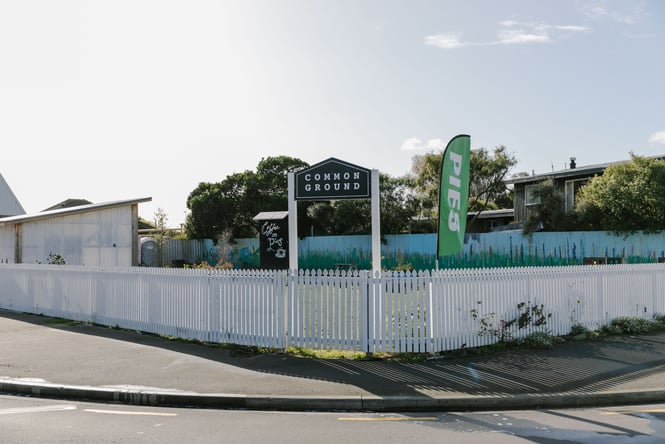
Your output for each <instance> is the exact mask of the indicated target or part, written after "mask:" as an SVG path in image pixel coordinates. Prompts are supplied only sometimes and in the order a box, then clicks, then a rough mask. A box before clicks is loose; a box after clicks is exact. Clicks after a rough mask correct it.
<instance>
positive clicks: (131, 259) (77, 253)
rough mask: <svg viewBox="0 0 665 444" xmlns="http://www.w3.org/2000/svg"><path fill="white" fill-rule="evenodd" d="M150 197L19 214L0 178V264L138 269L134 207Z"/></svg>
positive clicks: (15, 201)
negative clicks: (56, 262)
mask: <svg viewBox="0 0 665 444" xmlns="http://www.w3.org/2000/svg"><path fill="white" fill-rule="evenodd" d="M151 200H152V199H151V198H150V197H145V198H139V199H129V200H118V201H113V202H104V203H93V204H87V205H79V206H75V207H69V208H59V209H56V210H50V211H43V212H41V213H35V214H25V211H24V210H23V207H22V206H21V204H20V203H19V201H18V199H16V196H15V195H14V193H13V192H12V191H11V189H10V188H9V186H8V185H7V183H6V182H5V180H4V178H2V175H0V216H6V217H0V262H8V263H25V264H28V263H43V264H45V263H48V261H49V257H50V256H51V255H59V256H60V257H62V258H63V259H64V260H65V261H66V263H67V264H69V265H89V266H132V265H138V263H139V262H138V260H139V237H138V204H140V203H143V202H150V201H151Z"/></svg>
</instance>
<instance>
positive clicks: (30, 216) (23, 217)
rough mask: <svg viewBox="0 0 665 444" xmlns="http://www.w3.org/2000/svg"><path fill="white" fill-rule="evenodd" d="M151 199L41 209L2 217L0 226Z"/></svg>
mask: <svg viewBox="0 0 665 444" xmlns="http://www.w3.org/2000/svg"><path fill="white" fill-rule="evenodd" d="M151 200H152V197H142V198H138V199H127V200H116V201H112V202H102V203H94V204H89V205H79V206H78V207H70V208H60V209H57V210H50V211H42V212H41V213H35V214H24V215H21V216H11V217H3V218H0V226H3V225H7V224H16V223H22V222H30V221H34V220H40V219H49V218H52V217H60V216H68V215H70V214H80V213H87V212H89V211H98V210H105V209H108V208H115V207H122V206H126V205H133V204H139V203H143V202H150V201H151Z"/></svg>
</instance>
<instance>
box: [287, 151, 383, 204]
mask: <svg viewBox="0 0 665 444" xmlns="http://www.w3.org/2000/svg"><path fill="white" fill-rule="evenodd" d="M294 176H295V185H296V189H295V199H296V200H327V199H331V200H337V199H369V198H370V197H371V195H370V170H368V169H367V168H362V167H359V166H356V165H352V164H350V163H347V162H342V161H341V160H338V159H335V158H332V157H331V158H330V159H328V160H324V161H323V162H319V163H317V164H316V165H312V166H311V167H309V168H306V169H304V170H302V171H298V172H297V173H295V174H294Z"/></svg>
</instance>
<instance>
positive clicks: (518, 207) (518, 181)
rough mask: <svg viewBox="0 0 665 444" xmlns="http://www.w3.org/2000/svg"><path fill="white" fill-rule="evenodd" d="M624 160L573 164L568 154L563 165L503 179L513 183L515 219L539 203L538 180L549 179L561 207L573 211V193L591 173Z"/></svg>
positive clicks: (523, 218)
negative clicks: (560, 201) (582, 164)
mask: <svg viewBox="0 0 665 444" xmlns="http://www.w3.org/2000/svg"><path fill="white" fill-rule="evenodd" d="M650 158H653V159H658V160H663V159H665V155H658V156H650ZM627 162H630V160H622V161H617V162H608V163H601V164H596V165H587V166H577V163H576V159H575V158H574V157H571V158H570V163H569V164H568V168H567V169H564V170H559V171H552V172H550V173H543V174H532V175H530V176H524V177H514V178H512V179H508V180H506V181H505V182H506V184H507V185H512V186H513V208H514V217H515V222H517V223H523V222H526V220H527V219H528V217H529V213H530V211H531V210H532V209H533V208H534V207H535V206H536V205H538V204H539V203H540V202H539V200H538V198H537V196H536V193H534V191H535V190H536V187H537V186H538V185H539V184H541V183H543V182H545V181H546V180H552V182H553V183H554V187H555V188H556V189H557V190H558V191H559V192H560V193H562V194H563V195H564V197H565V199H564V206H565V210H566V211H573V210H574V209H575V196H576V195H577V193H578V191H579V189H580V188H581V187H583V186H584V185H586V184H587V183H588V182H589V181H590V180H591V179H592V178H593V177H594V176H599V175H602V174H603V173H604V172H605V169H606V168H607V167H609V166H611V165H618V164H622V163H627Z"/></svg>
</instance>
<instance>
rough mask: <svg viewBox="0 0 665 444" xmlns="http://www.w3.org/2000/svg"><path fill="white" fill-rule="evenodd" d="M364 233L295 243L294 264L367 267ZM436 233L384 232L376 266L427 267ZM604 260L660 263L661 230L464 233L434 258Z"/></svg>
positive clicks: (242, 263) (473, 264) (253, 247)
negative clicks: (454, 247) (453, 249)
mask: <svg viewBox="0 0 665 444" xmlns="http://www.w3.org/2000/svg"><path fill="white" fill-rule="evenodd" d="M371 244H372V239H371V236H369V235H354V236H315V237H306V238H304V239H300V240H299V241H298V257H299V265H300V268H304V269H322V270H323V269H328V270H329V269H336V268H349V267H351V268H357V269H364V270H368V269H371V262H372V245H371ZM258 245H259V244H258V239H238V240H237V241H236V245H235V246H234V248H233V252H232V261H233V263H234V265H236V266H238V267H243V268H244V267H258V265H259V257H258V254H259V253H258V252H259V248H258ZM435 256H436V234H435V233H429V234H403V235H386V236H383V237H382V240H381V265H382V267H383V268H384V269H387V270H404V269H414V270H432V269H435V268H436V267H437V262H436V257H435ZM593 258H595V259H602V258H608V259H607V261H608V262H612V260H615V261H618V262H624V263H648V262H658V261H665V259H664V258H665V233H658V234H644V233H641V232H639V233H635V234H632V235H628V236H615V235H612V234H611V233H608V232H599V231H575V232H556V233H534V234H533V235H532V236H531V237H527V236H524V235H523V234H522V233H521V232H520V231H504V232H497V233H473V234H467V235H466V236H465V240H464V248H463V250H462V252H460V253H459V254H456V255H452V256H447V257H442V258H440V260H439V262H438V267H439V268H495V267H522V266H559V265H582V264H584V263H585V259H587V262H588V261H589V259H593Z"/></svg>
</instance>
